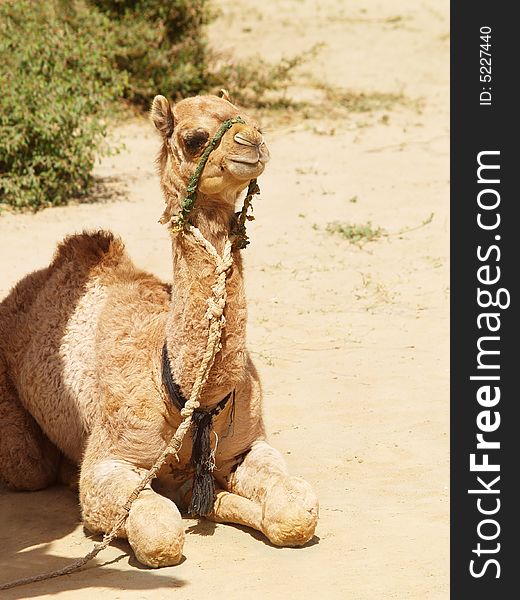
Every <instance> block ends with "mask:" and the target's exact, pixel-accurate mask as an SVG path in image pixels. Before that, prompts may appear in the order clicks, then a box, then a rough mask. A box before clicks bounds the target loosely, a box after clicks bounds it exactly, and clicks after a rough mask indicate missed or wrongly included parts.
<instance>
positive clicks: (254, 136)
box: [233, 131, 264, 147]
mask: <svg viewBox="0 0 520 600" xmlns="http://www.w3.org/2000/svg"><path fill="white" fill-rule="evenodd" d="M233 139H234V140H235V142H236V143H237V144H241V145H242V146H253V147H255V146H256V147H258V146H260V144H262V142H263V141H264V139H263V137H262V136H261V135H260V134H259V133H257V132H256V131H251V132H248V131H240V132H239V133H236V134H235V137H234V138H233Z"/></svg>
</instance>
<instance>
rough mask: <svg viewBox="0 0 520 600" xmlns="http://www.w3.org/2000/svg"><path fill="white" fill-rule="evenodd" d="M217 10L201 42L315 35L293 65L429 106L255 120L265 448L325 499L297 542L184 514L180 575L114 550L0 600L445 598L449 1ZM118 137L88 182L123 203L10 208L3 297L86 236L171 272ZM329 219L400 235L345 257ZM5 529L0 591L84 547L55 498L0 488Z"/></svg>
mask: <svg viewBox="0 0 520 600" xmlns="http://www.w3.org/2000/svg"><path fill="white" fill-rule="evenodd" d="M218 4H219V6H221V8H222V13H221V15H220V17H219V19H218V21H217V22H216V23H215V24H214V25H212V27H211V31H210V33H211V39H212V42H213V44H214V45H216V46H218V47H220V48H223V49H230V50H233V51H234V52H235V54H237V55H239V54H241V55H245V54H254V53H256V52H259V53H261V54H262V55H263V56H264V57H266V58H268V59H273V60H276V59H279V58H280V57H281V56H284V55H285V56H286V55H290V54H293V53H296V52H300V51H303V50H306V49H308V48H309V47H311V46H312V45H313V44H315V43H317V42H324V43H325V46H324V47H322V49H321V50H320V51H319V53H318V54H317V56H316V57H315V58H314V59H313V60H312V61H311V62H310V63H309V64H308V65H306V66H305V67H304V70H305V69H307V70H308V71H311V72H312V74H313V75H314V76H316V77H319V78H320V79H321V80H322V81H325V82H329V83H331V84H334V85H336V86H340V87H342V88H345V89H353V90H357V91H365V92H367V93H368V92H374V91H378V92H400V91H402V92H403V93H404V94H405V95H406V96H407V97H409V98H411V99H421V102H422V111H421V112H420V113H419V112H417V111H416V110H415V109H414V108H413V107H410V106H407V105H405V104H403V105H401V106H400V105H397V106H395V107H390V108H389V109H388V110H385V111H383V112H380V113H377V114H361V115H349V116H346V117H345V118H342V119H335V120H330V119H329V120H323V119H321V120H320V121H315V120H312V119H307V120H303V119H296V120H293V121H292V122H291V123H290V124H287V125H284V126H283V127H274V126H272V125H270V123H265V126H266V127H265V129H266V137H268V140H269V144H270V148H271V154H272V162H271V164H270V165H269V168H268V170H267V171H266V173H265V174H264V175H263V176H262V178H261V182H260V183H261V187H262V196H261V198H258V199H257V200H256V207H255V214H256V218H257V220H256V221H255V222H254V223H252V224H251V225H250V234H251V238H252V244H251V246H250V247H249V248H248V249H247V250H246V257H247V259H246V269H247V293H248V299H249V330H248V335H249V347H250V348H251V350H252V352H253V356H254V358H255V359H256V362H257V364H258V367H259V369H260V372H261V375H262V378H263V383H264V388H265V413H266V421H267V427H268V431H269V432H270V439H271V441H272V443H273V444H275V445H276V446H277V447H278V448H279V449H280V450H281V451H282V452H283V453H284V454H285V455H286V458H287V462H288V463H289V465H290V468H291V470H292V471H293V472H294V473H295V474H299V475H302V476H304V477H305V478H307V479H308V480H309V481H310V482H312V484H313V485H314V486H315V488H316V490H317V491H318V494H319V497H320V503H321V516H320V522H319V526H318V529H317V532H316V534H317V535H316V537H315V539H314V540H313V541H312V542H311V543H310V544H309V545H308V547H306V548H303V549H279V548H275V547H272V546H270V545H269V544H267V543H266V542H265V540H263V539H262V538H261V536H260V535H259V534H256V533H254V532H251V531H249V530H246V529H244V528H240V527H233V526H226V525H218V526H216V527H214V526H211V525H210V524H208V523H206V522H202V523H200V524H197V522H196V521H194V520H186V529H187V531H188V533H189V535H187V539H186V545H185V552H184V553H185V556H186V560H185V561H184V562H183V563H182V564H180V565H179V566H177V567H172V568H165V569H161V570H158V571H153V570H147V569H144V568H142V567H140V566H139V565H138V564H137V563H136V561H135V559H134V558H133V557H130V556H128V555H127V554H126V552H127V550H128V546H127V545H126V543H124V542H121V543H118V544H117V545H115V546H113V547H111V548H109V549H107V550H106V551H105V552H104V553H103V554H102V555H101V556H100V557H99V559H98V560H97V561H96V562H94V563H93V564H92V565H91V566H90V568H87V569H85V570H83V571H82V572H80V573H76V574H74V575H71V576H67V577H63V578H60V579H57V580H52V581H49V582H45V583H40V584H35V585H31V586H26V587H23V588H18V589H16V590H12V591H10V592H4V593H3V594H1V596H2V598H50V597H58V598H91V597H94V596H95V595H99V596H101V595H102V597H103V598H106V599H116V598H121V599H136V598H146V599H148V598H157V599H160V598H177V599H179V600H188V599H190V600H195V599H197V600H198V599H200V598H215V599H220V598H222V599H223V598H226V599H235V598H248V599H249V598H251V599H255V598H269V599H271V598H273V599H278V598H280V599H281V598H286V597H289V596H290V597H294V598H299V599H301V600H305V599H309V598H327V599H329V598H330V599H335V598H344V599H349V600H350V599H351V600H376V599H390V598H397V599H408V598H409V599H414V600H419V599H420V600H430V599H431V600H433V599H440V598H447V596H448V487H447V486H448V441H449V440H448V266H449V265H448V93H449V88H448V51H449V47H448V31H449V22H448V3H447V2H445V1H443V2H441V3H439V2H436V1H434V0H423V1H421V2H416V1H412V0H408V1H406V0H393V1H392V2H388V1H386V2H383V0H379V1H377V0H370V1H361V0H359V1H356V2H349V3H346V2H341V1H339V0H337V1H336V2H334V1H332V0H327V1H325V0H319V1H315V0H300V1H298V0H283V1H280V2H279V1H277V0H269V1H265V2H262V3H258V2H256V1H255V0H247V1H246V2H241V3H240V10H238V9H237V8H236V6H235V3H232V2H229V1H221V2H219V3H218ZM158 91H159V90H158ZM295 93H299V94H300V95H302V96H305V94H308V95H310V96H312V94H314V93H315V92H314V91H313V90H309V89H307V90H306V89H304V88H301V87H300V88H299V89H297V90H295ZM117 135H118V136H120V137H121V139H122V140H124V142H125V143H126V150H124V151H123V152H122V153H121V154H119V155H118V156H116V157H112V158H108V159H104V160H103V161H102V163H101V164H100V165H99V167H98V168H97V173H98V175H99V176H100V177H102V178H104V179H105V182H107V184H108V186H109V188H110V189H111V190H112V194H113V192H114V190H116V191H117V190H119V192H120V194H119V197H117V198H116V199H114V198H112V199H111V200H107V201H103V199H102V198H97V199H98V200H100V202H97V203H92V204H81V205H76V206H71V207H67V208H59V209H50V210H46V211H43V212H41V213H39V214H37V215H16V216H13V215H3V216H0V256H1V262H0V297H3V296H4V295H5V294H6V293H7V292H8V290H9V288H10V287H11V285H13V284H14V283H15V282H16V281H17V280H18V279H19V278H20V277H21V276H22V275H24V274H26V273H27V272H29V271H31V270H33V269H36V268H39V267H42V266H44V265H46V264H47V263H48V261H49V260H50V257H51V255H52V252H53V249H54V247H55V244H56V242H57V241H58V240H59V239H60V238H61V237H62V236H64V235H65V234H67V233H71V232H74V231H78V230H81V229H82V228H84V227H106V228H110V229H112V230H113V231H115V232H117V233H119V234H121V235H122V236H123V238H124V239H125V240H126V242H127V246H128V248H129V251H130V253H131V255H132V256H133V257H134V259H135V261H136V263H137V264H138V265H140V266H142V267H145V268H147V269H149V270H151V271H152V272H154V273H156V274H158V275H160V276H161V277H163V278H165V279H168V278H169V277H170V274H171V267H170V258H169V244H168V240H167V233H166V231H165V229H164V228H163V227H162V226H160V225H159V224H158V222H157V221H158V218H159V216H160V214H161V212H162V200H161V196H160V192H159V189H158V184H157V179H156V176H155V173H154V169H153V164H152V161H153V157H154V154H155V152H156V148H157V139H156V138H155V135H154V134H153V132H152V130H151V127H150V126H149V125H148V124H147V123H145V122H140V121H138V122H132V123H129V124H126V125H124V126H123V127H121V128H120V129H119V130H118V131H117ZM354 198H355V201H353V199H354ZM431 213H434V217H433V220H432V221H431V223H429V224H427V225H424V226H422V227H419V228H418V229H414V230H412V231H407V232H405V233H402V231H403V229H405V228H407V229H411V228H415V227H417V226H418V225H421V223H422V222H423V221H425V220H427V218H428V217H429V216H430V214H431ZM333 220H339V221H343V222H350V223H366V222H367V221H371V222H372V224H373V226H379V227H382V228H384V230H385V231H386V232H388V233H389V234H391V235H388V236H383V237H382V238H380V239H379V240H377V241H374V242H371V243H368V244H365V245H364V246H363V247H357V246H354V245H352V244H350V243H349V242H348V241H347V240H346V239H343V238H342V237H340V236H336V235H331V234H329V233H327V232H326V231H325V230H324V228H325V226H326V224H327V223H328V222H330V221H333ZM0 522H1V530H0V545H1V548H2V553H1V555H0V573H1V575H0V578H1V579H0V580H1V581H6V580H8V579H11V578H14V577H20V576H24V575H29V574H32V573H35V572H40V571H45V570H49V569H54V568H58V567H61V566H63V565H65V564H66V563H67V562H69V561H70V559H71V558H73V557H79V556H82V555H83V554H85V553H86V552H87V551H89V550H90V549H91V547H92V540H90V539H88V537H87V536H86V534H85V533H84V531H83V529H82V527H81V525H80V521H79V511H78V506H77V498H76V496H75V495H74V493H72V492H71V491H69V490H67V489H64V488H53V489H49V490H46V491H42V492H38V493H30V494H13V493H10V492H7V491H5V490H0ZM96 563H97V564H100V563H103V566H102V567H99V566H97V565H96Z"/></svg>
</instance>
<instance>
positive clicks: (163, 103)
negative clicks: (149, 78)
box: [150, 96, 174, 138]
mask: <svg viewBox="0 0 520 600" xmlns="http://www.w3.org/2000/svg"><path fill="white" fill-rule="evenodd" d="M150 118H151V119H152V121H153V124H154V125H155V126H156V127H157V129H158V130H159V131H160V132H161V135H162V136H163V137H164V138H169V137H170V136H171V134H172V133H173V126H174V121H173V113H172V108H171V106H170V103H169V102H168V100H167V99H166V98H165V97H164V96H155V98H154V99H153V102H152V109H151V111H150Z"/></svg>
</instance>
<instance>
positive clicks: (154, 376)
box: [0, 96, 318, 566]
mask: <svg viewBox="0 0 520 600" xmlns="http://www.w3.org/2000/svg"><path fill="white" fill-rule="evenodd" d="M238 114H239V113H238V110H237V108H236V107H235V106H233V105H232V104H231V103H230V102H229V101H227V100H226V99H221V98H217V97H213V96H203V97H197V98H191V99H187V100H183V101H181V102H179V103H178V104H177V105H176V106H175V107H174V108H173V110H172V108H171V107H170V104H169V103H168V101H167V100H166V99H165V98H163V97H162V96H158V97H157V98H156V99H155V100H154V103H153V107H152V113H151V117H152V121H153V122H154V124H155V126H156V127H157V129H158V131H159V132H160V134H161V136H162V149H161V152H160V155H159V159H158V168H159V172H160V176H161V186H162V189H163V192H164V195H165V200H166V209H165V212H164V215H163V221H168V220H169V219H170V218H171V216H172V215H173V214H174V213H176V212H177V211H178V209H179V199H180V198H181V197H182V194H183V193H184V190H185V189H186V184H187V181H188V178H189V176H190V175H191V173H192V172H193V170H194V168H195V166H196V163H197V160H198V157H199V156H200V154H201V152H202V150H203V148H204V146H205V144H206V143H207V141H208V139H211V137H212V136H213V135H214V134H215V132H216V131H217V129H218V127H219V126H220V125H221V123H222V122H223V121H224V120H226V119H229V118H233V117H234V116H236V115H238ZM241 116H242V117H244V115H241ZM268 157H269V155H268V151H267V148H266V147H265V144H264V142H263V138H262V135H261V133H260V132H259V130H258V128H257V127H256V125H255V124H254V123H253V122H252V121H251V120H249V119H246V124H240V123H237V124H235V125H233V127H232V128H231V129H230V130H229V131H228V132H226V134H225V135H224V137H223V138H222V141H221V143H220V144H219V146H218V147H217V149H215V150H214V152H212V154H211V155H210V159H209V161H208V163H207V165H206V167H205V169H204V172H203V176H202V178H201V180H200V184H199V193H198V197H197V203H196V209H195V210H194V212H193V215H192V220H193V222H194V224H195V225H196V226H198V227H199V229H200V230H201V231H202V232H203V234H204V235H205V236H206V237H207V238H208V239H209V240H210V241H211V242H212V243H213V244H214V245H215V246H216V248H217V249H218V250H219V251H222V249H223V244H224V240H225V239H226V237H227V236H228V235H229V231H230V224H231V222H232V220H233V214H234V210H235V202H236V200H237V197H238V195H239V194H240V193H241V192H242V191H243V190H244V189H245V187H246V186H247V184H248V182H249V180H250V179H252V178H253V177H257V176H258V175H259V174H260V173H261V172H262V171H263V169H264V166H265V163H266V162H267V160H268ZM172 250H173V274H174V277H173V286H172V288H170V287H169V286H167V285H165V284H164V283H162V282H161V281H159V280H158V279H157V278H156V277H154V276H153V275H150V274H147V273H145V272H143V271H141V270H139V269H137V268H136V267H135V266H134V265H133V263H132V262H131V260H130V259H129V257H128V256H127V254H126V253H125V249H124V246H123V244H122V242H121V240H119V239H118V238H116V237H115V236H113V235H112V234H111V233H109V232H104V231H99V232H93V233H83V234H81V235H75V236H71V237H69V238H67V239H65V241H63V242H62V243H61V244H60V246H59V247H58V249H57V251H56V255H55V257H54V260H53V261H52V263H51V265H50V266H49V267H48V268H46V269H43V270H41V271H37V272H34V273H32V274H30V275H28V276H27V277H25V278H24V279H22V280H21V281H20V282H19V283H18V284H17V285H16V286H15V288H14V289H13V290H12V291H11V293H10V294H9V295H8V296H7V298H5V299H4V300H3V302H2V303H1V304H0V426H1V434H0V477H1V478H2V479H3V480H4V481H5V482H6V483H7V485H9V486H10V487H12V488H14V489H18V490H35V489H39V488H42V487H45V486H47V485H49V484H52V483H53V482H54V481H55V480H56V479H57V477H58V473H59V469H60V461H61V462H63V460H64V459H67V460H68V461H71V462H73V463H74V464H76V465H78V466H79V467H80V486H79V487H80V501H81V509H82V515H83V520H84V524H85V526H86V527H87V528H88V529H90V530H91V531H93V532H106V531H108V530H110V528H111V526H112V524H113V522H114V520H115V518H116V516H117V514H118V512H119V511H120V509H121V507H122V505H123V503H124V502H125V501H126V499H127V497H128V496H129V494H130V493H131V492H132V490H133V489H134V488H135V486H136V484H137V483H138V482H139V480H140V479H141V478H142V476H143V475H144V473H145V471H146V469H148V468H149V467H150V466H151V465H152V464H153V462H154V461H155V460H156V458H157V456H158V455H159V454H160V453H161V451H162V450H163V449H164V447H165V445H166V443H167V441H168V440H169V439H170V437H171V436H172V434H173V432H174V431H175V428H176V427H177V426H178V425H179V423H180V421H181V418H180V415H179V413H178V411H177V409H176V408H175V407H174V405H173V404H172V402H171V400H170V398H169V397H168V395H167V393H166V390H165V389H164V387H163V384H162V379H161V350H162V347H163V344H164V342H165V341H166V343H167V349H168V354H169V357H170V362H171V366H172V374H173V377H174V379H175V380H176V381H177V382H178V383H179V385H180V388H181V391H182V392H183V394H184V396H185V397H189V395H190V391H191V387H192V385H193V382H194V377H195V374H196V372H197V367H198V364H199V362H200V359H201V356H202V353H203V352H204V350H205V347H206V342H207V332H208V321H207V319H205V318H204V314H205V312H206V309H207V304H206V301H207V299H208V298H209V297H210V296H211V286H212V285H213V284H214V282H215V277H214V265H213V262H212V260H210V259H209V258H208V256H207V255H206V253H205V252H204V250H203V249H201V248H200V247H199V246H198V245H197V244H196V243H194V241H193V240H192V239H191V238H190V237H189V236H184V235H182V234H175V233H172ZM233 258H234V265H233V267H232V270H231V272H230V274H229V277H228V280H227V305H226V309H225V317H226V327H225V329H224V332H223V337H222V349H221V350H220V352H219V353H218V354H217V357H216V360H215V364H214V366H213V368H212V370H211V372H210V375H209V379H208V382H207V384H206V385H205V387H204V389H203V393H202V397H201V404H202V405H203V406H206V407H210V406H212V405H214V404H215V403H216V402H218V401H219V400H221V399H222V398H223V397H224V396H225V395H226V394H227V393H228V392H230V391H231V390H235V392H236V396H235V397H236V401H235V406H234V407H233V405H232V403H231V402H229V403H228V405H227V406H226V408H225V410H224V411H223V412H222V413H221V414H220V415H219V416H218V417H217V418H216V419H215V421H214V425H213V428H214V432H215V433H216V435H217V436H218V440H219V442H218V446H217V449H216V456H215V461H216V466H217V469H216V470H215V472H214V474H215V479H216V481H217V485H218V492H217V496H216V500H215V505H214V510H213V513H212V515H211V517H210V518H212V519H214V520H216V521H219V522H232V523H239V524H243V525H248V526H251V527H254V528H256V529H258V530H260V531H262V532H263V533H264V534H265V535H266V536H267V537H268V538H269V540H271V542H272V543H274V544H277V545H289V546H292V545H302V544H305V543H306V542H307V541H308V540H309V539H310V538H311V537H312V535H313V533H314V529H315V526H316V522H317V518H318V504H317V499H316V496H315V494H314V492H313V491H312V489H311V488H310V486H309V485H308V484H307V483H306V482H305V481H304V480H302V479H300V478H297V477H291V476H289V475H288V473H287V469H286V466H285V463H284V460H283V458H282V456H281V455H280V453H279V452H277V451H276V450H274V449H273V448H272V447H271V446H269V445H268V444H267V443H266V441H265V432H264V425H263V421H262V414H261V388H260V382H259V379H258V375H257V373H256V370H255V368H254V366H253V364H252V362H251V358H250V356H249V354H248V352H247V350H246V346H245V326H246V304H245V296H244V285H243V277H242V261H241V258H240V253H239V252H238V251H234V255H233ZM233 409H234V413H233V414H232V411H233ZM231 421H232V422H231ZM215 439H216V437H215ZM190 442H191V440H188V439H186V440H185V442H184V444H183V447H182V448H181V452H180V461H179V462H177V461H174V460H173V459H172V460H171V461H170V462H169V463H167V464H166V465H165V466H164V467H163V469H162V470H161V473H160V474H159V477H158V479H157V480H156V482H155V483H154V488H155V489H152V488H151V487H150V488H148V489H146V490H145V491H144V492H143V493H142V494H141V495H140V496H139V498H138V499H137V500H136V501H135V502H134V504H133V505H132V508H131V511H130V514H129V518H128V521H127V523H126V526H125V528H124V530H122V531H121V532H120V535H121V536H122V537H128V540H129V542H130V544H131V546H132V548H133V550H134V552H135V554H136V556H137V558H138V560H140V561H141V562H142V563H144V564H147V565H150V566H161V565H171V564H176V563H178V562H179V560H180V559H181V556H182V548H183V542H184V526H183V523H182V519H181V515H180V513H179V510H178V508H177V505H176V503H177V504H178V505H179V506H180V507H181V508H182V507H184V506H185V502H186V496H187V495H189V492H187V491H186V490H189V482H190V480H191V478H192V475H193V472H192V469H191V467H190V464H189V463H190V452H191V451H190V448H191V443H190ZM212 443H214V442H213V436H212ZM156 490H160V491H161V493H157V491H156ZM172 500H174V501H175V502H176V503H175V502H174V501H172Z"/></svg>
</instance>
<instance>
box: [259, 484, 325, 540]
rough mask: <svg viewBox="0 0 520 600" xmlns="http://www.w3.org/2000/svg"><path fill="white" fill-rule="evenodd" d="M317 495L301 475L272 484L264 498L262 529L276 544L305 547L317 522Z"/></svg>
mask: <svg viewBox="0 0 520 600" xmlns="http://www.w3.org/2000/svg"><path fill="white" fill-rule="evenodd" d="M318 512H319V506H318V498H317V497H316V494H315V493H314V490H313V489H312V488H311V486H310V485H309V484H308V483H307V482H306V481H305V480H304V479H302V478H301V477H290V478H288V479H286V480H282V481H279V482H277V483H276V484H274V485H273V487H272V488H271V489H270V490H269V492H268V494H267V497H266V499H265V504H264V511H263V518H262V531H263V533H264V534H265V535H266V536H267V538H268V539H269V541H270V542H271V543H273V544H275V545H276V546H303V545H304V544H306V543H307V542H308V541H309V540H310V539H311V538H312V536H313V535H314V531H315V529H316V524H317V523H318Z"/></svg>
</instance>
